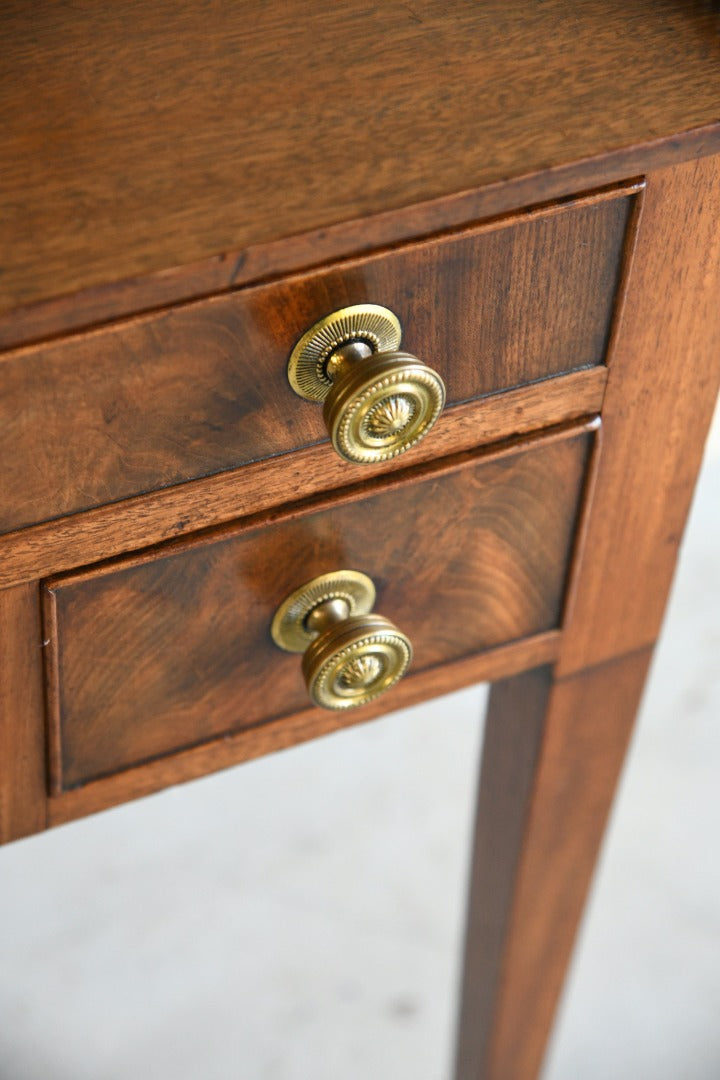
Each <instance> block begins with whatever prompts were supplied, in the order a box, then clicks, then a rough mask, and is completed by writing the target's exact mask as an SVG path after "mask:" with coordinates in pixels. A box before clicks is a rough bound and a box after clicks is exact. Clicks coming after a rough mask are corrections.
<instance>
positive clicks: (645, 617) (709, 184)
mask: <svg viewBox="0 0 720 1080" xmlns="http://www.w3.org/2000/svg"><path fill="white" fill-rule="evenodd" d="M719 215H720V157H715V158H706V159H704V160H702V161H698V162H693V163H691V164H688V165H682V166H679V167H678V168H676V169H673V170H670V171H667V172H659V173H656V174H654V175H653V176H651V177H649V178H648V184H647V188H646V191H645V193H644V195H643V207H642V214H641V218H640V223H639V229H638V236H637V249H636V254H635V259H634V262H633V271H632V273H631V275H630V278H629V281H628V288H627V292H626V296H625V300H624V305H623V310H622V314H621V317H620V320H619V323H618V325H617V328H616V334H615V338H614V341H613V344H612V347H611V350H610V357H609V376H608V385H607V392H606V396H605V402H604V405H603V437H602V448H601V453H600V454H599V455H598V457H597V474H596V477H595V481H594V494H593V498H592V503H591V506H590V513H589V517H588V520H587V522H586V526H585V527H586V530H587V537H588V539H587V543H586V544H585V548H584V551H585V556H584V557H583V558H581V560H580V561H579V562H578V563H577V565H576V569H575V577H574V584H573V592H572V601H571V604H570V607H569V612H568V618H567V641H566V647H565V648H564V649H563V655H562V658H561V661H560V671H561V672H563V673H567V672H570V671H575V670H578V669H579V668H581V667H583V666H586V665H589V664H595V663H598V662H599V661H601V660H605V659H607V658H609V657H612V656H617V655H620V654H622V653H623V652H629V651H632V650H634V649H637V648H640V647H642V646H644V645H648V644H651V643H652V642H654V641H655V639H656V637H657V635H658V631H659V628H660V623H661V620H662V616H663V612H664V610H665V604H666V601H667V595H668V591H669V588H670V584H671V581H672V576H673V572H674V569H675V563H676V560H677V554H678V549H679V546H680V541H681V538H682V533H683V529H684V527H685V521H686V518H687V514H688V510H689V507H690V501H691V498H692V493H693V488H694V485H695V479H696V477H697V473H698V470H699V468H700V462H701V459H702V452H703V447H704V444H705V438H706V435H707V430H708V427H709V424H710V420H711V418H712V414H713V409H714V406H715V401H716V399H717V394H718V387H719V386H720V303H719V302H718V297H720V230H719V229H718V224H717V223H718V216H719ZM619 501H621V502H622V507H623V511H622V512H621V513H620V512H618V503H619Z"/></svg>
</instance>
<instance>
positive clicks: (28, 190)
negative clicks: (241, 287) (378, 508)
mask: <svg viewBox="0 0 720 1080" xmlns="http://www.w3.org/2000/svg"><path fill="white" fill-rule="evenodd" d="M288 27H292V36H291V40H290V41H289V40H288ZM716 27H717V23H716V16H715V15H714V14H713V12H712V11H711V10H710V9H709V6H708V5H707V4H706V3H704V2H702V0H636V2H635V3H634V4H632V5H628V4H627V3H624V2H621V0H586V2H585V3H584V4H583V5H582V12H581V13H580V12H579V11H578V9H577V5H575V4H573V3H571V2H570V0H546V2H545V3H543V4H535V5H528V4H527V3H525V2H523V0H511V2H508V0H487V2H485V3H483V4H477V3H474V2H471V0H461V2H459V3H455V4H453V5H447V4H446V3H444V2H441V0H415V2H414V3H413V4H412V5H411V7H408V5H407V4H405V3H399V2H391V3H386V4H382V5H378V4H370V3H368V2H367V0H349V2H347V3H343V4H335V5H329V4H327V3H325V2H324V0H311V2H307V0H303V2H301V0H287V2H286V3H284V4H283V5H282V8H277V7H275V6H273V5H268V4H265V3H262V2H261V0H245V2H244V3H243V4H242V5H237V4H229V5H221V6H218V5H217V4H213V3H211V0H191V2H188V3H186V4H183V6H182V8H181V9H178V8H177V7H169V6H168V5H167V4H159V5H154V6H152V7H150V6H143V7H139V6H138V5H136V4H132V3H130V2H128V0H121V2H117V3H114V4H112V5H110V6H106V7H104V8H103V7H100V6H98V5H97V4H94V3H91V2H89V0H83V2H81V3H79V4H76V5H74V6H73V7H72V8H67V9H65V8H58V6H57V5H56V4H53V3H50V2H49V0H42V2H39V3H36V4H33V5H32V7H29V6H28V5H27V4H26V3H24V2H22V0H14V2H13V0H11V2H8V3H5V4H4V5H3V10H2V25H1V27H0V29H1V31H2V39H3V42H4V43H5V49H4V61H5V62H4V64H3V70H2V80H3V84H2V91H3V92H2V95H1V96H0V102H1V103H2V105H1V111H0V127H1V128H2V130H3V132H4V142H3V161H2V168H1V170H0V180H1V182H2V185H1V187H0V221H1V222H2V223H3V233H2V239H1V240H0V249H2V250H3V268H4V273H3V277H2V302H1V306H2V308H3V309H5V310H7V309H13V308H16V307H17V306H18V305H20V304H27V303H30V302H32V301H35V300H41V299H47V298H51V297H56V296H58V295H59V294H72V293H76V292H77V291H78V290H80V289H84V288H88V287H91V286H95V285H101V284H103V283H106V282H110V281H122V280H126V279H132V278H137V277H139V276H143V275H145V274H147V273H150V272H152V271H163V270H167V269H168V268H171V267H175V266H179V265H184V264H187V263H194V262H195V261H196V260H203V259H209V258H212V257H216V256H218V255H222V254H226V253H228V252H231V251H232V252H239V253H243V252H245V251H246V250H247V249H248V248H252V247H253V246H254V245H259V244H262V243H268V242H271V241H273V240H283V239H284V238H286V237H288V236H292V235H294V234H297V233H299V232H303V231H307V230H320V229H324V228H327V227H328V226H331V225H333V224H334V223H337V222H341V221H347V220H351V219H357V218H361V217H367V216H369V215H372V214H375V213H378V212H386V211H391V210H396V209H400V208H403V207H407V206H411V205H413V204H416V203H418V202H422V201H426V200H431V199H436V198H439V197H442V196H447V195H454V194H456V193H458V192H465V191H468V190H470V189H477V188H480V187H483V186H485V185H492V184H497V183H499V182H504V181H506V180H507V179H508V178H515V177H520V176H527V175H529V174H537V173H539V172H542V171H544V170H547V171H548V172H549V173H550V175H552V170H553V169H554V168H555V167H557V166H561V165H566V164H567V163H568V162H581V161H584V159H588V158H593V157H597V156H598V155H602V154H607V153H610V152H613V151H618V150H623V149H625V148H628V147H637V146H638V145H640V144H643V143H645V142H648V141H649V140H658V139H662V138H663V137H669V136H677V135H678V133H683V132H686V131H688V130H690V129H693V128H697V127H699V126H702V125H706V124H709V123H714V122H716V121H717V119H718V116H717V94H716V87H717V84H718V79H720V50H718V45H717V36H716ZM278 57H283V59H284V61H285V62H284V63H279V62H278ZM338 57H341V61H340V63H339V61H338ZM339 68H340V69H341V71H342V77H341V78H339V77H338V70H339ZM348 102H352V104H353V108H352V109H348V107H347V103H348ZM529 103H531V105H532V107H529ZM675 152H676V153H677V152H678V144H677V143H676V145H675ZM680 152H682V147H681V144H680ZM641 168H643V169H645V168H647V164H645V165H643V166H641ZM626 175H627V174H626ZM329 178H332V180H331V179H329ZM339 178H341V180H340V179H339ZM526 201H527V200H526ZM233 274H234V267H233V266H232V265H228V266H227V268H226V271H225V275H226V279H227V280H231V279H232V277H233Z"/></svg>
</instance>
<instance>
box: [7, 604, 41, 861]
mask: <svg viewBox="0 0 720 1080" xmlns="http://www.w3.org/2000/svg"><path fill="white" fill-rule="evenodd" d="M41 646H42V630H41V625H40V601H39V597H38V586H37V585H35V584H33V585H21V586H19V587H18V588H15V589H4V590H2V591H0V844H2V843H6V842H7V841H9V840H16V839H18V838H19V837H21V836H28V835H30V834H31V833H35V832H38V831H39V830H40V829H44V828H45V820H46V802H47V797H46V787H45V702H44V700H43V684H42V662H41Z"/></svg>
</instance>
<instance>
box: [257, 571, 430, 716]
mask: <svg viewBox="0 0 720 1080" xmlns="http://www.w3.org/2000/svg"><path fill="white" fill-rule="evenodd" d="M374 603H375V586H374V585H373V583H372V581H371V580H370V578H369V577H367V576H366V575H365V574H361V573H359V572H358V571H357V570H340V571H337V572H336V573H332V574H322V575H321V576H320V577H316V578H313V580H312V581H308V582H307V584H305V585H303V586H301V588H299V589H296V590H295V592H293V593H291V595H290V596H288V597H287V599H286V600H284V601H283V603H282V604H281V605H280V607H279V608H278V610H277V611H276V613H275V617H274V619H273V622H272V627H271V633H272V637H273V641H274V642H275V644H276V645H278V646H279V647H280V648H281V649H285V650H286V651H288V652H301V653H303V654H304V655H303V658H302V672H303V676H304V677H305V685H306V686H307V688H308V693H309V694H310V698H311V699H312V701H313V702H314V703H315V704H316V705H321V706H323V708H326V709H351V708H353V707H354V706H356V705H365V704H366V703H367V702H368V701H372V700H373V698H376V697H378V695H379V694H382V693H383V692H384V691H385V690H387V689H388V688H389V687H390V686H392V685H393V684H394V683H396V682H397V681H398V679H399V678H401V676H402V675H404V674H405V671H406V670H407V667H408V664H409V663H410V661H411V659H412V646H411V644H410V641H409V640H408V638H407V637H406V636H405V634H403V633H401V631H400V630H398V629H397V627H396V626H394V625H393V624H392V623H391V622H390V620H389V619H385V618H383V616H382V615H374V614H372V607H373V604H374Z"/></svg>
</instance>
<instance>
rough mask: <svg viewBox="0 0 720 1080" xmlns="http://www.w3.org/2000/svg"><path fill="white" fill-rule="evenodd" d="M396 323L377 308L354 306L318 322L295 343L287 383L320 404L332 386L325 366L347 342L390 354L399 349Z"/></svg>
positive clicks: (363, 305) (380, 308)
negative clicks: (362, 343)
mask: <svg viewBox="0 0 720 1080" xmlns="http://www.w3.org/2000/svg"><path fill="white" fill-rule="evenodd" d="M401 337H402V328H401V326H400V320H399V319H398V317H397V316H396V315H394V314H393V312H392V311H390V310H389V309H388V308H385V307H381V305H380V304H354V305H352V306H351V307H345V308H340V309H339V311H334V312H333V313H332V314H331V315H326V316H325V317H324V318H322V319H319V320H318V321H317V322H316V323H315V325H314V326H311V327H310V329H309V330H308V331H306V333H304V334H303V336H302V337H301V338H300V340H299V341H298V343H297V345H296V346H295V348H294V349H293V351H292V353H291V354H290V359H289V361H288V372H287V373H288V381H289V382H290V385H291V386H292V388H293V390H294V391H295V393H296V394H299V395H300V397H303V398H306V399H307V400H308V401H324V400H325V398H326V397H327V393H328V391H329V389H330V387H331V386H332V380H331V378H330V376H329V375H328V374H327V370H326V368H327V362H328V360H329V359H330V357H331V355H332V354H333V352H335V351H336V350H337V349H340V348H342V346H343V345H347V344H349V343H350V342H364V343H365V344H366V345H369V346H370V349H371V350H372V352H392V351H394V350H395V349H397V348H398V347H399V345H400V340H401Z"/></svg>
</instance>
